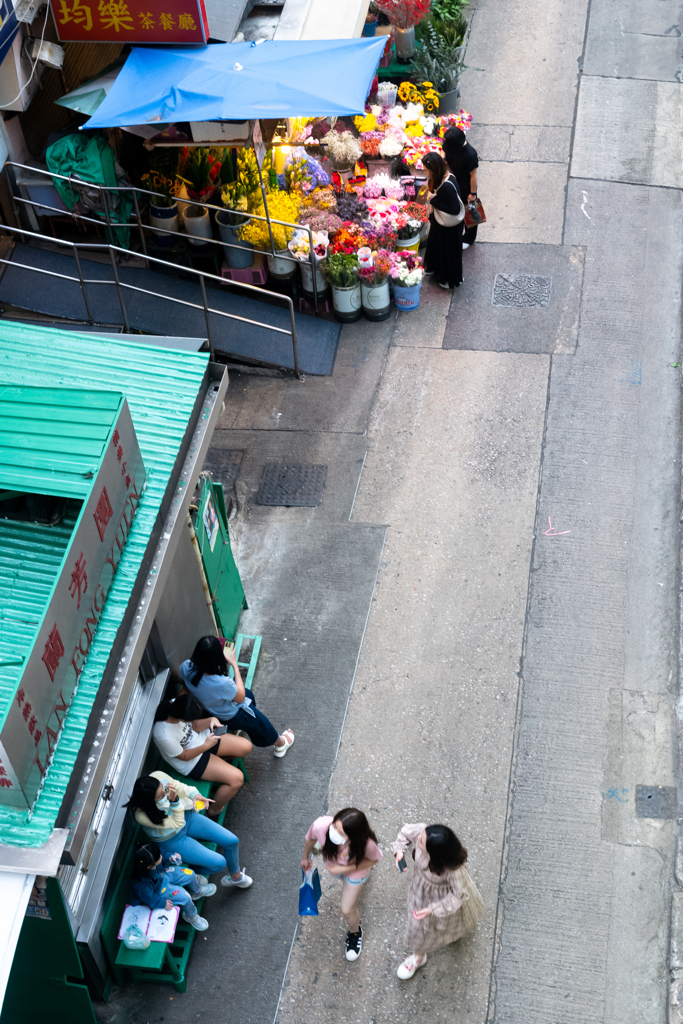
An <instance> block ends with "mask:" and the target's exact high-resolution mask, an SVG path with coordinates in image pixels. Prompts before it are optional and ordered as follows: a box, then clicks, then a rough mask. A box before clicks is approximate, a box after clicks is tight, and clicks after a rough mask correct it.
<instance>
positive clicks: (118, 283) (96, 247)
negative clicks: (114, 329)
mask: <svg viewBox="0 0 683 1024" xmlns="http://www.w3.org/2000/svg"><path fill="white" fill-rule="evenodd" d="M39 205H40V204H39ZM98 223H101V222H98ZM119 226H121V225H119ZM2 230H3V231H8V232H11V233H12V234H15V235H28V236H29V237H30V238H38V239H40V240H41V241H44V242H49V243H50V244H51V245H62V246H64V247H65V248H67V249H70V250H71V255H72V256H73V257H74V260H75V263H76V270H77V273H78V276H77V277H73V276H72V275H70V274H60V273H58V272H57V271H54V270H45V269H44V268H42V267H35V266H29V265H28V264H26V263H18V262H17V261H16V260H11V259H4V258H0V263H3V264H6V265H7V266H9V267H19V268H21V269H22V270H32V271H33V272H34V273H37V274H44V275H47V276H48V277H57V278H60V279H61V280H63V281H73V282H76V283H78V284H79V285H80V287H81V294H82V295H83V303H84V305H85V309H86V312H87V315H88V322H89V323H94V322H95V321H94V319H93V316H92V312H91V309H90V303H89V301H88V294H87V289H86V286H87V285H103V286H105V287H106V286H112V287H115V288H116V291H117V294H118V299H119V305H120V307H121V315H122V317H123V323H124V328H125V331H126V332H127V333H130V324H129V322H128V311H127V309H126V303H125V299H124V289H128V290H129V291H132V292H139V293H141V294H142V295H151V296H153V297H154V298H158V299H165V300H166V301H167V302H175V303H177V304H178V305H181V306H188V307H190V308H191V309H199V310H203V311H204V316H205V318H206V331H207V338H208V342H209V349H210V351H211V357H212V358H213V355H214V346H213V342H212V338H211V323H210V316H209V314H211V313H213V314H214V315H215V316H224V317H226V318H227V319H229V320H237V321H238V322H240V323H244V324H251V325H253V326H255V327H262V328H264V329H265V330H268V331H273V332H275V333H276V334H288V335H290V337H291V339H292V357H293V362H294V372H295V374H296V376H297V377H300V376H301V374H300V371H299V359H298V353H297V336H296V324H295V321H294V303H293V302H292V299H291V298H290V297H289V296H288V295H280V293H279V292H271V291H268V290H267V289H265V288H258V287H257V286H256V285H252V284H243V283H242V282H239V281H232V282H230V283H231V284H234V285H237V286H239V287H240V288H243V289H246V290H247V291H250V292H256V293H258V294H260V295H268V296H270V297H271V298H274V299H277V300H279V301H281V302H284V303H285V304H286V306H287V308H288V310H289V318H290V329H289V330H285V329H284V328H283V327H274V326H273V325H272V324H267V323H262V322H261V321H258V320H251V319H250V318H249V317H244V316H238V315H237V314H236V313H226V312H225V311H224V310H222V309H214V308H212V307H211V306H209V304H208V301H207V297H206V284H205V282H206V281H207V280H209V281H217V282H219V283H220V284H224V283H225V282H224V281H223V278H221V277H218V276H217V275H216V274H209V273H207V272H206V271H203V270H195V269H194V268H191V267H185V268H184V270H185V272H186V273H188V274H194V275H195V276H196V277H197V279H198V281H199V285H200V287H201V292H202V303H201V305H200V304H199V303H196V302H189V301H188V300H187V299H178V298H176V297H175V296H172V295H164V294H162V293H161V292H153V291H150V290H149V289H147V288H140V287H138V286H137V285H133V284H129V283H128V282H127V281H122V280H121V278H120V276H119V272H118V267H117V264H116V257H115V253H121V254H124V255H125V254H127V253H128V250H127V249H123V248H121V247H120V246H117V245H107V244H104V243H95V242H68V241H64V240H63V239H57V238H50V236H49V235H41V234H39V233H37V232H35V231H27V230H25V229H24V228H13V227H9V226H8V225H3V226H2ZM79 249H80V250H86V251H88V252H108V253H109V258H110V262H111V268H112V273H113V277H114V279H113V280H112V281H108V280H104V279H101V278H87V277H84V276H83V267H82V265H81V260H80V257H79ZM146 259H147V260H148V261H149V262H151V263H158V264H161V265H162V266H167V267H168V266H171V267H175V264H169V263H167V262H166V261H165V260H160V259H157V258H156V257H154V256H147V257H146Z"/></svg>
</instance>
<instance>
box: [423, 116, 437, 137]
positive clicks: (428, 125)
mask: <svg viewBox="0 0 683 1024" xmlns="http://www.w3.org/2000/svg"><path fill="white" fill-rule="evenodd" d="M437 123H438V122H437V119H436V118H435V117H434V116H433V115H432V114H427V115H426V116H423V117H421V118H420V124H421V125H422V131H423V132H424V134H425V135H433V134H434V129H435V128H436V125H437Z"/></svg>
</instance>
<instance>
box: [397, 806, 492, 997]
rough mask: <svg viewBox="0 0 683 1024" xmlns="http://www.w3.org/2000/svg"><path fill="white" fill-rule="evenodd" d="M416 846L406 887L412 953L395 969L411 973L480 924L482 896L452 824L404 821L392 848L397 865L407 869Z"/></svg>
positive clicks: (405, 975) (407, 938)
mask: <svg viewBox="0 0 683 1024" xmlns="http://www.w3.org/2000/svg"><path fill="white" fill-rule="evenodd" d="M409 846H414V848H413V860H414V861H415V865H414V867H413V874H412V878H411V879H410V885H409V886H408V921H407V924H406V936H405V942H406V946H407V947H408V948H409V949H412V951H413V952H412V953H411V955H410V956H409V957H407V958H406V959H405V960H404V961H403V963H402V964H401V966H400V967H399V969H398V971H397V972H396V973H397V974H398V976H399V978H401V980H403V981H406V980H407V979H408V978H412V976H413V975H414V974H415V971H416V970H417V969H418V968H419V967H422V965H423V964H424V963H425V962H426V960H427V953H430V952H431V951H432V950H434V949H441V947H442V946H448V945H450V943H451V942H455V941H456V940H457V939H459V938H461V937H462V936H463V935H465V934H467V932H471V931H474V929H475V928H476V927H477V923H478V921H479V918H480V917H481V913H482V910H483V909H484V901H483V900H482V898H481V895H480V893H479V890H478V889H477V887H476V885H475V884H474V882H473V881H472V879H471V878H470V875H469V872H468V871H467V868H466V867H465V864H466V862H467V850H466V849H465V847H464V846H463V845H462V843H461V842H460V840H459V839H458V837H457V836H456V834H455V832H453V831H452V830H451V829H450V828H449V827H448V825H425V824H423V823H421V824H417V825H404V826H403V828H402V829H401V831H400V832H399V834H398V836H397V837H396V842H394V843H392V844H391V849H392V851H393V853H394V854H395V857H396V867H397V869H398V870H399V871H400V872H402V871H405V868H406V860H405V851H406V850H407V849H408V847H409Z"/></svg>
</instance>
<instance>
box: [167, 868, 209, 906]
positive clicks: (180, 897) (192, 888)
mask: <svg viewBox="0 0 683 1024" xmlns="http://www.w3.org/2000/svg"><path fill="white" fill-rule="evenodd" d="M187 870H188V869H187V868H171V869H170V870H169V871H164V876H165V878H166V884H165V885H164V887H163V889H162V890H161V895H162V896H163V897H164V898H165V899H167V900H170V901H171V903H172V904H173V905H174V906H176V907H182V908H183V910H184V912H185V913H186V914H187V916H188V917H194V916H195V915H196V913H197V908H196V907H195V905H194V903H193V901H192V898H191V896H190V893H194V895H195V896H196V895H197V893H198V892H199V890H200V889H201V886H200V884H199V882H198V881H197V876H196V875H195V873H194V871H192V872H191V873H190V874H187V873H186V872H187ZM186 888H187V889H188V890H189V892H186Z"/></svg>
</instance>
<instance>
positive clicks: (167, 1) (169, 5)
mask: <svg viewBox="0 0 683 1024" xmlns="http://www.w3.org/2000/svg"><path fill="white" fill-rule="evenodd" d="M50 4H51V6H52V13H53V15H54V19H55V25H56V26H57V34H58V35H59V39H60V41H61V42H63V43H68V42H78V43H88V42H90V43H171V44H173V45H174V46H177V45H178V44H182V43H188V44H195V45H197V46H201V45H203V44H204V43H206V41H207V39H208V38H209V25H208V21H207V18H206V9H205V7H204V0H125V2H124V0H110V2H106V0H50Z"/></svg>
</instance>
